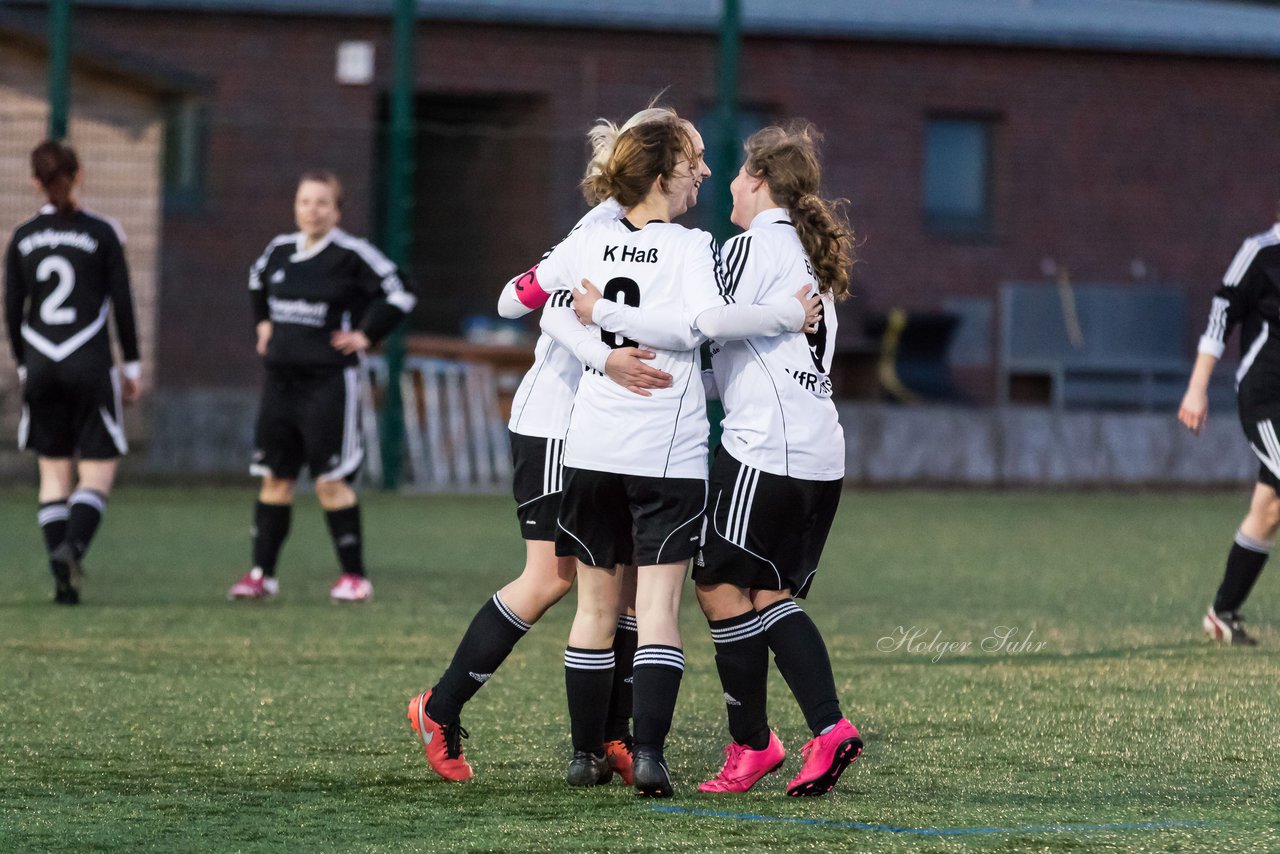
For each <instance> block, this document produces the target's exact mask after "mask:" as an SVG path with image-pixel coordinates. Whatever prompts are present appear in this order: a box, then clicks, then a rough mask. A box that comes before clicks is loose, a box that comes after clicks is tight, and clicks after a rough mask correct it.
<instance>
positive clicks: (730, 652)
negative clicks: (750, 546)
mask: <svg viewBox="0 0 1280 854" xmlns="http://www.w3.org/2000/svg"><path fill="white" fill-rule="evenodd" d="M707 624H708V625H709V626H710V627H711V640H713V641H715V645H716V671H717V672H719V674H720V686H721V687H722V688H724V702H725V706H726V707H727V708H728V710H729V735H730V736H732V737H733V740H734V741H736V742H737V743H738V744H745V745H746V746H747V747H750V748H751V749H752V750H764V749H765V748H766V747H768V746H769V715H768V712H767V711H766V709H765V706H766V698H767V697H768V681H769V643H768V641H766V640H765V638H764V625H763V624H762V623H761V622H760V616H759V615H758V614H757V613H756V612H755V611H754V610H751V611H747V612H746V613H745V614H739V615H738V616H736V617H730V618H729V619H727V620H708V621H707Z"/></svg>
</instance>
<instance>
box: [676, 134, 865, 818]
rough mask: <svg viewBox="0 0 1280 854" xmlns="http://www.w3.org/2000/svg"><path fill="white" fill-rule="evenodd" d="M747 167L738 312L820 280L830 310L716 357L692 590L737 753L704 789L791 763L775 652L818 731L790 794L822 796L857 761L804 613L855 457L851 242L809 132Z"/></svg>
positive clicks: (761, 151) (738, 788)
mask: <svg viewBox="0 0 1280 854" xmlns="http://www.w3.org/2000/svg"><path fill="white" fill-rule="evenodd" d="M746 155H747V156H746V162H745V163H744V164H743V166H742V168H741V169H740V170H739V172H738V175H737V177H736V178H734V180H733V183H732V185H731V192H732V194H733V216H732V219H733V222H734V224H735V225H737V226H739V227H740V228H743V229H745V231H744V232H743V233H742V234H740V235H738V236H736V237H734V238H732V239H731V240H729V241H728V242H727V243H726V244H725V246H724V250H723V259H724V264H723V277H724V280H725V287H726V290H727V291H728V293H729V294H730V296H732V298H733V299H734V300H735V301H739V302H745V303H753V302H755V303H758V302H767V301H769V300H771V299H776V298H777V297H778V296H779V295H784V294H789V293H791V292H792V291H793V290H794V289H795V287H796V286H797V285H799V284H804V283H806V282H813V281H815V280H816V281H817V283H818V286H819V290H820V292H821V295H822V302H823V304H824V311H823V314H822V320H821V321H820V322H819V323H818V324H817V325H816V328H813V327H812V326H811V327H810V329H809V331H808V332H807V334H803V335H801V334H787V335H779V336H776V337H771V338H763V337H752V338H747V339H745V340H740V341H718V342H717V345H713V347H712V365H713V367H714V371H715V378H716V384H717V385H718V387H719V389H720V396H721V400H722V401H723V403H724V407H725V418H724V435H723V439H722V444H721V447H720V448H719V450H718V453H717V455H716V459H715V462H714V464H713V466H712V472H711V484H710V499H709V500H710V506H709V508H708V512H707V521H708V525H707V532H706V543H705V544H704V546H703V550H702V554H701V556H700V559H699V560H697V561H695V565H694V571H693V578H694V581H695V582H697V590H698V600H699V603H700V604H701V605H702V609H703V612H704V613H705V615H706V617H707V619H708V622H709V623H710V626H711V635H712V639H713V640H714V641H715V646H716V668H717V670H718V671H719V673H720V679H721V683H722V684H723V687H724V693H725V698H726V703H727V707H728V714H729V730H730V734H731V735H732V737H733V742H732V743H731V744H730V745H729V746H728V747H727V748H726V749H725V756H726V758H725V763H724V767H723V768H722V769H721V771H720V773H719V775H717V776H716V777H715V778H714V779H712V780H709V781H707V782H706V783H704V784H702V786H700V787H699V788H700V789H701V790H702V791H708V792H744V791H746V790H747V789H749V788H751V786H752V785H753V784H754V783H755V782H756V781H757V780H759V779H760V778H761V777H763V776H764V775H765V774H767V773H769V772H771V771H774V770H776V769H777V768H778V767H780V766H781V764H782V761H783V757H784V756H785V752H784V750H783V747H782V743H781V742H780V741H779V740H778V737H777V736H776V735H775V734H774V733H773V732H772V731H771V730H770V729H769V723H768V717H767V715H766V712H765V684H766V677H767V672H768V653H769V650H770V649H772V650H773V654H774V660H775V661H776V662H777V665H778V669H779V670H780V671H781V672H782V675H783V677H784V678H785V679H786V682H787V685H788V687H790V688H791V691H792V693H793V694H794V695H795V697H796V700H797V701H798V702H799V704H800V707H801V709H802V711H803V712H804V715H805V720H806V722H807V723H808V725H809V727H810V729H811V730H812V733H813V738H812V739H811V740H810V741H809V742H808V743H807V744H805V746H804V749H803V754H804V757H805V760H804V765H803V767H802V768H801V770H800V773H799V774H798V775H797V776H796V777H795V778H794V779H793V780H792V781H791V783H790V784H789V785H788V787H787V794H789V795H821V794H824V793H826V792H829V791H830V790H831V789H832V788H833V787H834V786H835V784H836V781H837V780H839V778H840V774H841V773H842V772H843V771H844V769H845V768H846V767H848V765H849V763H851V762H852V761H853V760H854V759H856V758H857V757H858V755H859V753H860V752H861V751H862V739H861V738H860V736H859V734H858V730H857V729H856V728H855V727H854V726H853V724H851V723H850V722H849V721H848V720H847V719H846V718H845V717H844V715H843V714H842V712H841V710H840V702H839V699H838V698H837V696H836V688H835V679H834V677H833V676H832V672H831V663H830V658H829V657H828V655H827V649H826V645H825V643H824V642H823V640H822V635H821V634H820V633H819V632H818V629H817V627H816V626H815V625H814V624H813V621H812V620H810V619H809V617H808V615H806V614H805V613H804V611H802V610H801V609H800V607H799V605H797V604H796V602H795V601H794V600H795V599H796V598H804V597H805V595H806V594H807V593H808V592H809V589H810V586H811V585H812V583H813V576H814V573H815V572H816V571H817V568H818V559H819V557H820V556H821V554H822V548H823V545H824V543H825V541H826V538H827V533H828V531H829V530H830V528H831V523H832V520H833V519H834V517H835V513H836V507H837V506H838V504H839V502H840V485H841V479H842V478H843V477H844V453H845V445H844V433H843V431H842V430H841V427H840V422H839V420H838V419H837V417H836V409H835V406H834V404H833V403H832V401H831V381H830V378H829V369H830V366H831V352H832V345H833V343H834V339H835V332H836V315H835V311H834V300H835V299H838V298H840V297H842V296H844V295H845V293H846V292H847V291H848V282H849V267H850V265H851V263H852V256H853V236H852V233H851V230H850V228H849V226H848V223H847V222H846V221H845V220H844V219H843V217H842V216H841V215H840V213H839V210H838V208H837V207H836V206H835V205H833V204H832V203H831V202H828V201H825V200H823V199H822V198H820V197H819V195H818V192H819V185H820V182H821V169H820V165H819V161H818V156H817V151H816V132H815V131H814V130H813V128H812V127H811V126H809V125H807V124H801V123H797V124H795V125H792V126H791V127H789V128H787V129H783V128H779V127H769V128H765V129H764V130H761V131H759V132H757V133H755V134H753V135H752V136H751V137H750V138H749V139H748V140H747V142H746Z"/></svg>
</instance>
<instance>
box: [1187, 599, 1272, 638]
mask: <svg viewBox="0 0 1280 854" xmlns="http://www.w3.org/2000/svg"><path fill="white" fill-rule="evenodd" d="M1200 625H1201V626H1203V627H1204V630H1205V632H1206V633H1207V634H1208V635H1209V637H1211V638H1213V639H1214V640H1216V641H1218V642H1220V643H1225V644H1230V645H1231V646H1257V645H1258V642H1257V641H1256V640H1255V639H1254V638H1252V637H1251V636H1250V635H1249V633H1248V632H1246V631H1245V630H1244V617H1242V616H1241V615H1240V612H1239V611H1215V610H1213V606H1212V605H1210V606H1209V610H1208V611H1206V612H1205V615H1204V619H1203V620H1202V621H1201V622H1200Z"/></svg>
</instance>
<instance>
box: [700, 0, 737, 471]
mask: <svg viewBox="0 0 1280 854" xmlns="http://www.w3.org/2000/svg"><path fill="white" fill-rule="evenodd" d="M741 41H742V33H741V15H740V8H739V0H723V6H722V7H721V14H720V60H719V68H718V70H717V76H716V92H717V103H716V128H715V137H714V140H715V147H714V148H713V149H711V164H710V165H711V172H712V174H713V175H714V176H715V182H714V183H713V184H712V187H713V188H714V191H713V192H712V194H711V201H712V207H711V211H712V217H711V219H712V223H711V233H712V234H714V235H715V237H716V240H718V241H720V242H722V243H723V242H724V241H725V240H728V239H729V238H730V237H731V236H732V235H733V232H734V229H733V224H732V223H730V222H729V214H730V213H731V212H732V209H733V200H732V199H731V198H730V196H729V192H728V186H729V180H730V179H731V178H732V177H733V174H734V173H735V172H736V171H737V169H738V165H739V160H740V159H741V157H742V140H740V139H739V138H738V53H739V49H740V45H741ZM709 359H710V356H709V354H708V352H707V351H706V349H705V348H704V350H703V361H704V363H705V362H708V361H709ZM705 366H707V365H704V367H705ZM707 418H708V419H709V420H710V421H711V435H710V437H709V440H710V447H711V449H712V451H714V450H715V448H716V446H717V445H719V444H720V434H721V429H720V422H721V421H723V420H724V406H723V405H721V403H720V401H718V400H709V401H707Z"/></svg>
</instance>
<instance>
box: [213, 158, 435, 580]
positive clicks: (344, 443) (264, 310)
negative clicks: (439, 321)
mask: <svg viewBox="0 0 1280 854" xmlns="http://www.w3.org/2000/svg"><path fill="white" fill-rule="evenodd" d="M293 212H294V219H295V220H296V222H297V225H298V231H296V232H294V233H292V234H282V235H280V236H279V237H277V238H275V239H274V240H272V241H271V243H270V244H268V246H267V249H266V251H265V252H263V253H262V257H260V258H259V259H258V260H257V262H255V263H254V265H253V267H252V268H250V271H249V294H250V297H251V301H252V305H253V312H254V319H255V321H256V323H257V325H256V330H257V335H258V348H257V349H258V354H259V355H260V356H262V357H263V361H264V362H265V364H266V368H267V377H266V383H265V384H264V386H263V389H262V403H261V407H260V409H259V412H258V423H257V427H256V430H255V438H254V443H255V449H254V457H253V465H252V466H250V471H251V472H252V473H253V474H257V475H261V476H262V488H261V490H260V491H259V493H258V501H257V504H256V505H255V508H254V525H253V567H252V569H250V571H249V572H248V573H247V574H246V575H244V577H242V578H241V579H240V580H239V581H237V582H236V583H235V584H233V585H232V586H231V589H230V590H229V591H228V592H227V596H228V598H231V599H260V598H264V597H269V596H274V595H276V592H277V591H278V589H279V587H278V583H277V581H276V559H277V558H278V556H279V554H280V548H281V546H282V545H283V544H284V541H285V538H286V537H287V536H288V534H289V527H290V519H291V517H292V513H293V492H294V485H295V483H296V482H297V478H298V475H299V473H300V472H301V471H302V466H303V465H304V464H305V465H306V466H307V467H308V468H309V469H310V471H311V476H312V477H313V478H315V484H316V498H318V499H319V500H320V506H321V507H323V508H324V511H325V521H326V522H328V527H329V534H330V536H331V537H332V539H333V546H334V550H335V551H336V552H337V556H338V563H339V565H340V566H341V575H340V576H339V577H338V580H337V581H336V582H335V583H334V584H333V585H332V586H331V587H330V588H329V598H330V599H332V600H333V601H335V602H362V601H365V600H367V599H369V598H370V597H372V596H373V585H372V584H371V583H370V582H369V579H368V578H367V577H365V568H364V553H363V551H364V545H363V541H362V537H361V530H360V528H361V526H360V505H359V503H358V500H357V496H356V493H355V490H353V489H352V488H351V486H350V485H349V481H351V480H352V479H354V477H355V475H356V473H357V472H358V471H359V469H360V464H361V462H362V461H363V460H364V449H363V446H362V440H361V435H360V394H359V392H360V368H359V364H360V358H361V355H362V354H363V353H364V351H365V350H367V349H368V348H369V347H371V346H373V345H374V344H376V343H377V342H378V341H379V340H381V339H382V338H383V337H384V336H385V335H387V333H389V332H390V331H391V330H392V329H394V328H395V326H396V324H397V323H399V322H400V321H401V320H403V319H404V317H405V316H406V315H407V314H408V313H409V312H411V311H413V307H414V305H415V303H416V302H417V300H416V298H415V297H414V295H413V293H412V292H411V291H410V290H409V288H408V287H407V286H406V285H405V283H404V282H403V281H402V280H401V277H400V273H399V271H398V270H397V269H396V265H395V264H393V263H392V262H391V261H390V260H388V259H387V257H386V256H385V255H383V254H382V253H381V252H379V251H378V250H377V249H376V248H374V247H373V246H372V245H371V244H369V243H368V242H367V241H365V240H362V239H361V238H359V237H355V236H353V235H350V234H347V233H346V232H345V231H343V230H342V229H341V228H338V222H339V221H340V219H341V218H342V184H341V183H340V182H339V181H338V179H337V177H336V176H335V175H333V174H332V173H330V172H322V171H321V172H308V173H307V174H305V175H303V176H302V178H301V179H300V180H299V181H298V189H297V192H296V193H295V195H294V202H293Z"/></svg>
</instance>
